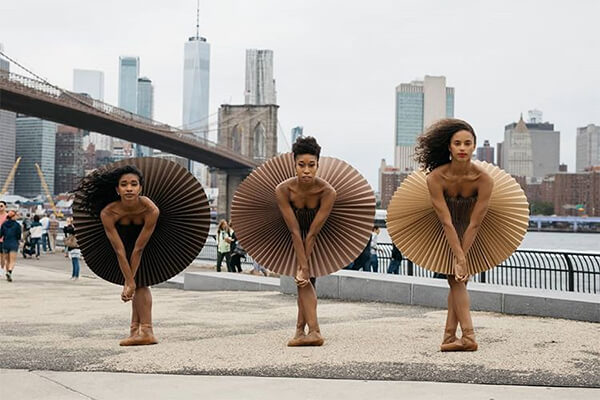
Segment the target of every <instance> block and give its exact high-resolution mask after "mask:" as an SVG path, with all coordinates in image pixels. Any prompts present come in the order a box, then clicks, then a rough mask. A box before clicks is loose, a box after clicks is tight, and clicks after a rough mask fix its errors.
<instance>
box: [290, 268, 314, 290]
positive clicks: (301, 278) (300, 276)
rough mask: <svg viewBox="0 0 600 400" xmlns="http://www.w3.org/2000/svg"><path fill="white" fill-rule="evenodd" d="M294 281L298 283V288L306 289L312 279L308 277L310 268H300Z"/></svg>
mask: <svg viewBox="0 0 600 400" xmlns="http://www.w3.org/2000/svg"><path fill="white" fill-rule="evenodd" d="M294 280H295V281H296V286H298V287H304V286H306V285H308V283H309V282H310V277H309V276H308V268H300V267H299V268H298V272H296V277H295V278H294Z"/></svg>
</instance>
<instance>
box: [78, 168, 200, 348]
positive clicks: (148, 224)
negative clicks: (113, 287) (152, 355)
mask: <svg viewBox="0 0 600 400" xmlns="http://www.w3.org/2000/svg"><path fill="white" fill-rule="evenodd" d="M73 208H74V223H75V227H76V230H75V232H76V234H75V235H76V237H77V241H78V243H79V245H80V248H81V252H82V253H83V257H84V259H85V261H86V263H87V265H88V266H89V267H90V269H91V270H92V271H94V273H96V274H97V275H99V276H100V277H101V278H103V279H106V280H107V281H109V282H112V283H115V284H118V285H123V290H122V292H121V300H122V301H124V302H128V301H131V306H132V307H131V327H130V334H129V337H127V338H125V339H123V340H121V342H120V345H121V346H134V345H149V344H155V343H158V341H157V339H156V337H155V336H154V332H153V329H152V295H151V293H150V288H149V286H151V285H155V284H158V283H160V282H163V281H166V280H167V279H169V278H171V277H173V276H175V275H176V274H178V273H179V272H181V271H182V270H183V269H185V268H186V267H187V266H188V265H189V264H190V263H191V262H192V261H193V260H194V259H195V258H196V256H197V255H198V253H199V252H200V250H201V249H202V247H203V245H204V242H205V241H206V236H207V234H208V228H209V226H210V210H209V206H208V200H207V198H206V195H205V193H204V190H203V189H202V186H201V185H200V183H199V182H198V181H197V180H196V179H195V178H194V177H193V175H191V174H190V173H189V172H188V171H186V170H185V169H184V168H182V167H181V166H179V165H177V164H175V163H173V162H171V161H167V160H161V159H154V158H150V157H148V158H135V159H128V160H124V161H121V162H118V163H114V164H110V165H108V166H106V167H103V168H100V169H98V170H96V171H94V172H92V173H91V174H90V175H88V176H87V177H85V178H84V179H83V180H82V181H81V183H80V185H79V187H78V188H77V190H76V192H75V203H74V207H73Z"/></svg>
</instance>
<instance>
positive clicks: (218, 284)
mask: <svg viewBox="0 0 600 400" xmlns="http://www.w3.org/2000/svg"><path fill="white" fill-rule="evenodd" d="M183 289H184V290H199V291H220V290H242V291H253V292H254V291H279V278H268V277H264V276H254V275H247V274H237V273H232V272H186V273H185V276H184V283H183Z"/></svg>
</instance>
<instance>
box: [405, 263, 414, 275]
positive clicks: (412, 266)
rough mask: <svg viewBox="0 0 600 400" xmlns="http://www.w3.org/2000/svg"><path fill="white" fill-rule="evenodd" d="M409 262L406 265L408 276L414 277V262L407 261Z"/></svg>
mask: <svg viewBox="0 0 600 400" xmlns="http://www.w3.org/2000/svg"><path fill="white" fill-rule="evenodd" d="M407 261H408V263H407V265H406V275H409V276H413V275H414V271H413V268H414V265H413V262H412V261H410V260H407Z"/></svg>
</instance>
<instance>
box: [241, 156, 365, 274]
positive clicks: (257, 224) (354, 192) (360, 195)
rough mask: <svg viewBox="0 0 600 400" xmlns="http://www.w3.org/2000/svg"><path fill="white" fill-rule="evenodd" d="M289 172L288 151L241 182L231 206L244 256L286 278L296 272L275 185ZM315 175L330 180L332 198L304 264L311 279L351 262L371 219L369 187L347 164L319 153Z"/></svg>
mask: <svg viewBox="0 0 600 400" xmlns="http://www.w3.org/2000/svg"><path fill="white" fill-rule="evenodd" d="M293 176H296V173H295V167H294V157H293V155H292V153H286V154H282V155H280V156H277V157H274V158H272V159H270V160H268V161H267V162H265V163H264V164H263V165H261V166H260V167H258V168H257V169H256V170H254V171H253V172H252V173H251V174H250V175H249V176H248V177H247V178H246V179H245V180H244V181H243V182H242V183H241V184H240V186H239V187H238V190H237V191H236V193H235V195H234V198H233V202H232V205H231V218H232V223H233V228H234V230H235V232H236V236H237V238H238V240H239V241H240V243H241V244H242V246H243V247H244V249H245V250H246V251H247V252H248V254H250V255H251V256H252V258H253V259H254V260H256V261H257V262H258V263H259V264H261V265H263V266H264V267H265V268H268V269H270V270H271V271H273V272H276V273H278V274H281V275H291V276H293V275H295V274H296V268H297V263H296V256H295V252H294V248H293V245H292V239H291V235H290V232H289V230H288V228H287V225H286V224H285V221H284V220H283V217H282V215H281V213H280V212H279V207H278V206H277V201H276V198H275V188H276V187H277V185H279V183H281V182H283V181H285V180H286V179H289V178H291V177H293ZM317 176H319V177H320V178H322V179H324V180H325V181H327V182H329V184H331V185H332V186H333V187H334V189H335V191H336V193H337V196H336V200H335V203H334V205H333V209H332V211H331V214H330V215H329V218H327V221H326V222H325V225H324V226H323V228H322V229H321V231H320V232H319V234H318V235H317V239H316V242H315V247H314V250H313V252H312V254H311V256H310V259H309V262H308V265H309V269H310V276H313V277H319V276H324V275H328V274H331V273H333V272H335V271H337V270H339V269H341V268H343V267H344V266H346V265H348V264H349V263H350V262H351V261H353V260H354V259H355V258H356V257H357V256H358V255H359V254H360V253H361V252H362V250H363V249H364V247H365V245H366V244H367V241H368V240H369V237H370V234H371V230H372V228H373V222H374V218H375V196H374V194H373V189H371V186H370V185H369V183H368V182H367V180H366V179H365V178H364V177H363V176H362V175H361V174H360V173H359V172H358V171H357V170H356V169H354V168H353V167H352V166H350V165H349V164H347V163H346V162H344V161H342V160H339V159H336V158H331V157H321V158H320V159H319V169H318V173H317Z"/></svg>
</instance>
